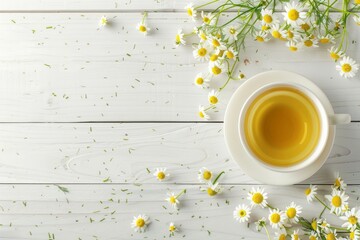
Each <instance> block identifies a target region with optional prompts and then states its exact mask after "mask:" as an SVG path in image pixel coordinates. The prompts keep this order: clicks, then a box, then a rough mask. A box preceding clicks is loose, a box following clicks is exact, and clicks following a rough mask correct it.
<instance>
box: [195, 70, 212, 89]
mask: <svg viewBox="0 0 360 240" xmlns="http://www.w3.org/2000/svg"><path fill="white" fill-rule="evenodd" d="M209 82H210V79H209V78H207V77H206V76H205V75H204V74H203V73H198V74H197V75H196V77H195V79H194V83H195V85H196V86H198V87H200V88H206V87H208V86H209Z"/></svg>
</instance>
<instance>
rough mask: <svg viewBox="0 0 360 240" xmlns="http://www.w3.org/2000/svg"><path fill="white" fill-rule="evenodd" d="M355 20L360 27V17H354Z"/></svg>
mask: <svg viewBox="0 0 360 240" xmlns="http://www.w3.org/2000/svg"><path fill="white" fill-rule="evenodd" d="M353 19H354V21H355V23H356V24H357V25H359V26H360V16H354V17H353Z"/></svg>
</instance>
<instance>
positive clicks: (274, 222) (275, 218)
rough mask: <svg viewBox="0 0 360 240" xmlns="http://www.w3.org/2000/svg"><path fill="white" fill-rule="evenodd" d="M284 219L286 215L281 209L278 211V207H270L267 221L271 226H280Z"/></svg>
mask: <svg viewBox="0 0 360 240" xmlns="http://www.w3.org/2000/svg"><path fill="white" fill-rule="evenodd" d="M285 219H286V215H285V213H284V212H283V211H280V210H279V209H270V214H269V222H270V225H271V227H272V228H275V229H278V228H282V227H283V225H284V221H285Z"/></svg>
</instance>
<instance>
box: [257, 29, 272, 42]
mask: <svg viewBox="0 0 360 240" xmlns="http://www.w3.org/2000/svg"><path fill="white" fill-rule="evenodd" d="M254 39H255V41H258V42H267V41H269V40H270V38H268V33H267V32H264V31H259V32H256V33H255V35H254Z"/></svg>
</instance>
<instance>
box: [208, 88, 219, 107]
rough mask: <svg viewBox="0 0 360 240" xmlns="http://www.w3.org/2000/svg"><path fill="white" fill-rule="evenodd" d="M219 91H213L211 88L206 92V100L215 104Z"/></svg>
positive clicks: (217, 100)
mask: <svg viewBox="0 0 360 240" xmlns="http://www.w3.org/2000/svg"><path fill="white" fill-rule="evenodd" d="M218 96H219V92H218V91H215V90H214V89H213V90H211V91H210V92H209V94H208V100H209V103H210V104H211V105H215V104H217V103H218V102H219V98H218Z"/></svg>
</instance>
